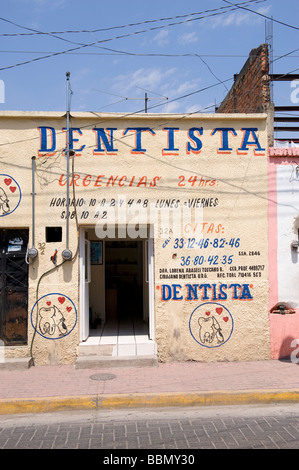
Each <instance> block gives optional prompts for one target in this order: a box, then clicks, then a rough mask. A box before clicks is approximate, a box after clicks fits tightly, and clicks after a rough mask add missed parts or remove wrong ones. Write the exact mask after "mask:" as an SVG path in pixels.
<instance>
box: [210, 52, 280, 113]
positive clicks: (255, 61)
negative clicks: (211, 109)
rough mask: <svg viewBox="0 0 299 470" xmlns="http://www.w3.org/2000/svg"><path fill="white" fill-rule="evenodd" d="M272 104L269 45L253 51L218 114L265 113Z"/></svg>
mask: <svg viewBox="0 0 299 470" xmlns="http://www.w3.org/2000/svg"><path fill="white" fill-rule="evenodd" d="M270 102H271V93H270V77H269V50H268V44H261V45H260V46H259V47H258V48H256V49H252V51H251V52H250V54H249V57H248V59H247V61H246V63H245V64H244V66H243V68H242V70H241V72H240V73H239V74H238V75H237V76H236V78H235V82H234V84H233V86H232V88H231V89H230V91H229V93H228V94H227V96H226V97H225V98H224V100H223V102H222V103H221V105H220V106H219V108H218V109H217V111H216V112H217V113H260V112H265V111H266V110H267V108H268V105H269V104H270Z"/></svg>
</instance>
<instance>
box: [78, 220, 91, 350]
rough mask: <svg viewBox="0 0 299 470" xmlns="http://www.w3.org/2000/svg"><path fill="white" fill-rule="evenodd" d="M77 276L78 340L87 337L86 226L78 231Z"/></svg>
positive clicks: (88, 248)
mask: <svg viewBox="0 0 299 470" xmlns="http://www.w3.org/2000/svg"><path fill="white" fill-rule="evenodd" d="M79 237H80V239H79V274H80V276H79V278H80V290H79V293H80V342H81V341H86V340H87V338H88V337H89V283H90V281H91V268H90V241H89V240H88V239H87V238H86V228H85V227H80V231H79Z"/></svg>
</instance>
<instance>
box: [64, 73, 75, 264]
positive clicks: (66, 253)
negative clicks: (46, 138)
mask: <svg viewBox="0 0 299 470" xmlns="http://www.w3.org/2000/svg"><path fill="white" fill-rule="evenodd" d="M65 75H66V106H67V111H66V124H67V125H66V128H67V147H66V157H67V183H66V191H67V193H66V248H65V249H64V250H63V252H62V257H63V259H64V260H65V261H68V260H70V259H71V258H72V256H73V254H72V252H71V250H70V249H69V212H70V209H69V197H70V132H69V131H70V99H69V95H70V75H71V74H70V72H66V74H65ZM72 153H73V152H72Z"/></svg>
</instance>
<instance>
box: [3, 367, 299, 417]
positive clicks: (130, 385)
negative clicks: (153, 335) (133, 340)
mask: <svg viewBox="0 0 299 470" xmlns="http://www.w3.org/2000/svg"><path fill="white" fill-rule="evenodd" d="M274 402H299V367H298V365H297V364H295V363H292V362H287V361H277V360H269V361H257V362H216V363H196V362H182V363H179V362H175V363H167V364H163V363H159V364H157V365H156V366H152V367H135V368H133V367H122V368H113V369H105V370H104V369H102V370H93V369H75V367H74V366H71V365H60V366H59V365H58V366H35V367H31V368H29V369H28V370H11V371H8V370H1V371H0V414H2V415H3V414H17V413H41V412H49V411H59V410H69V409H77V410H79V409H90V410H91V409H94V410H97V409H103V408H105V409H112V408H116V407H123V408H134V407H141V406H145V407H149V406H156V407H159V406H191V405H194V406H195V405H221V404H222V405H233V404H248V403H274Z"/></svg>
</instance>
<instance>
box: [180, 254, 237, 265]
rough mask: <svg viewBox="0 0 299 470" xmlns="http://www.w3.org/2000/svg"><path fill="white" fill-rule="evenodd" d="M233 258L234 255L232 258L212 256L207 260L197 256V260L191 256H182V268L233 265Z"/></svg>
mask: <svg viewBox="0 0 299 470" xmlns="http://www.w3.org/2000/svg"><path fill="white" fill-rule="evenodd" d="M233 257H234V255H230V256H226V255H223V256H218V255H213V256H212V255H211V256H209V257H208V258H205V257H204V256H195V258H192V257H191V256H187V257H186V256H181V263H180V264H181V266H190V265H191V266H192V265H193V266H200V265H202V264H204V263H208V264H209V265H210V266H211V265H216V264H232V262H233Z"/></svg>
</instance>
